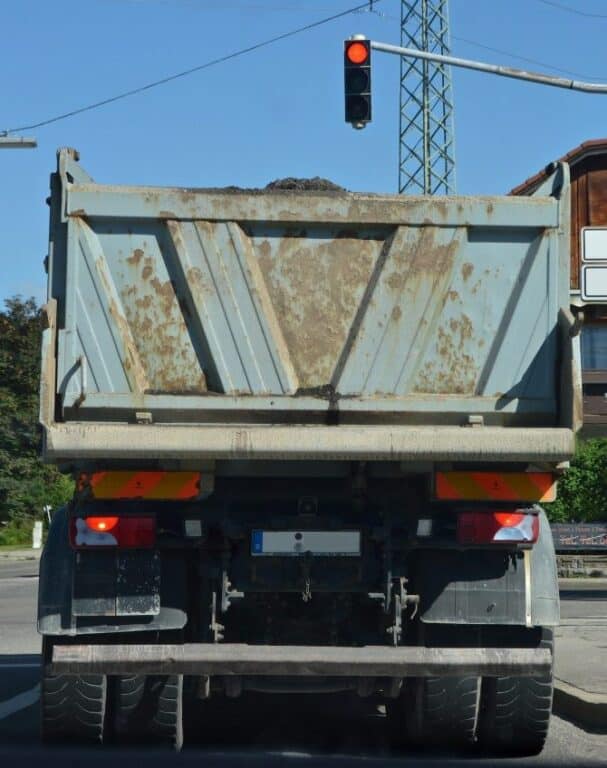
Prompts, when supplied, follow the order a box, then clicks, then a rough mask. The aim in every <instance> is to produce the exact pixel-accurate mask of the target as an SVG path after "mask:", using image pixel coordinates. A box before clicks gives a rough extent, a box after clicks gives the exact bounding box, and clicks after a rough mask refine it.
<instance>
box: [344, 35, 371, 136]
mask: <svg viewBox="0 0 607 768" xmlns="http://www.w3.org/2000/svg"><path fill="white" fill-rule="evenodd" d="M344 87H345V99H346V100H345V119H346V122H347V123H350V124H351V125H352V127H353V128H364V127H365V125H366V124H367V123H369V122H371V41H370V40H367V39H354V40H346V41H345V42H344Z"/></svg>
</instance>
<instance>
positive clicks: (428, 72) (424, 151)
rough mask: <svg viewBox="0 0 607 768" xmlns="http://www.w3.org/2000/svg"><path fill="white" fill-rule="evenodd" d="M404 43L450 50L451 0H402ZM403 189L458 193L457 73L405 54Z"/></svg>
mask: <svg viewBox="0 0 607 768" xmlns="http://www.w3.org/2000/svg"><path fill="white" fill-rule="evenodd" d="M400 37H401V45H402V46H403V47H406V48H418V49H420V50H424V51H432V52H433V53H440V54H446V55H448V54H449V2H448V0H402V6H401V28H400ZM398 191H399V192H400V193H408V194H428V195H436V194H453V193H454V192H455V155H454V144H453V100H452V95H451V72H450V69H449V68H448V67H447V66H446V65H444V64H438V63H435V62H431V61H422V60H421V59H411V58H407V57H405V56H403V57H401V64H400V145H399V153H398Z"/></svg>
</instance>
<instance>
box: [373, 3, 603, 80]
mask: <svg viewBox="0 0 607 768" xmlns="http://www.w3.org/2000/svg"><path fill="white" fill-rule="evenodd" d="M540 2H541V0H540ZM378 15H381V18H383V19H386V20H392V21H400V19H399V18H398V17H397V16H394V15H390V14H386V13H382V14H378ZM450 37H451V39H452V40H457V41H459V42H460V43H466V44H467V45H473V46H475V47H476V48H482V49H484V50H486V51H491V52H492V53H499V54H500V55H501V56H508V57H509V58H511V59H516V60H518V61H525V62H527V64H535V65H536V66H538V67H543V68H544V69H550V70H552V71H554V72H561V73H562V74H564V75H572V76H573V77H580V78H583V79H584V80H597V81H602V80H604V79H605V78H604V77H597V76H592V75H585V74H583V73H581V72H574V71H573V70H571V69H564V68H563V67H557V66H555V65H554V64H547V63H546V62H545V61H539V60H538V59H531V58H529V57H527V56H521V55H520V54H518V53H513V52H512V51H506V50H504V49H503V48H494V47H493V46H491V45H485V44H484V43H479V42H478V41H477V40H470V39H469V38H466V37H460V36H459V35H453V34H450Z"/></svg>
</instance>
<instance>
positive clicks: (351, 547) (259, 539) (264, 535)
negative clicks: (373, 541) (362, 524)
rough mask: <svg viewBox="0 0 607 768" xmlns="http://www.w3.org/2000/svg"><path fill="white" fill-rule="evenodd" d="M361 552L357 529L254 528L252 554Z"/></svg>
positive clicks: (345, 554) (348, 553) (351, 554)
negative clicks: (273, 529) (301, 529)
mask: <svg viewBox="0 0 607 768" xmlns="http://www.w3.org/2000/svg"><path fill="white" fill-rule="evenodd" d="M308 552H309V553H310V554H312V555H326V556H335V555H339V556H342V557H343V556H346V557H356V556H357V555H360V531H253V532H252V534H251V554H252V555H305V554H307V553H308Z"/></svg>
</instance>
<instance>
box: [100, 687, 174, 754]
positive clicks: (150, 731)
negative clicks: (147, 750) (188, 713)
mask: <svg viewBox="0 0 607 768" xmlns="http://www.w3.org/2000/svg"><path fill="white" fill-rule="evenodd" d="M114 680H115V686H114V701H113V703H114V733H115V735H116V737H117V739H118V740H120V741H145V742H150V741H154V742H156V743H165V744H170V745H171V746H172V747H173V748H174V749H175V750H180V749H181V747H182V746H183V675H128V676H120V677H116V678H115V679H114Z"/></svg>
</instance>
